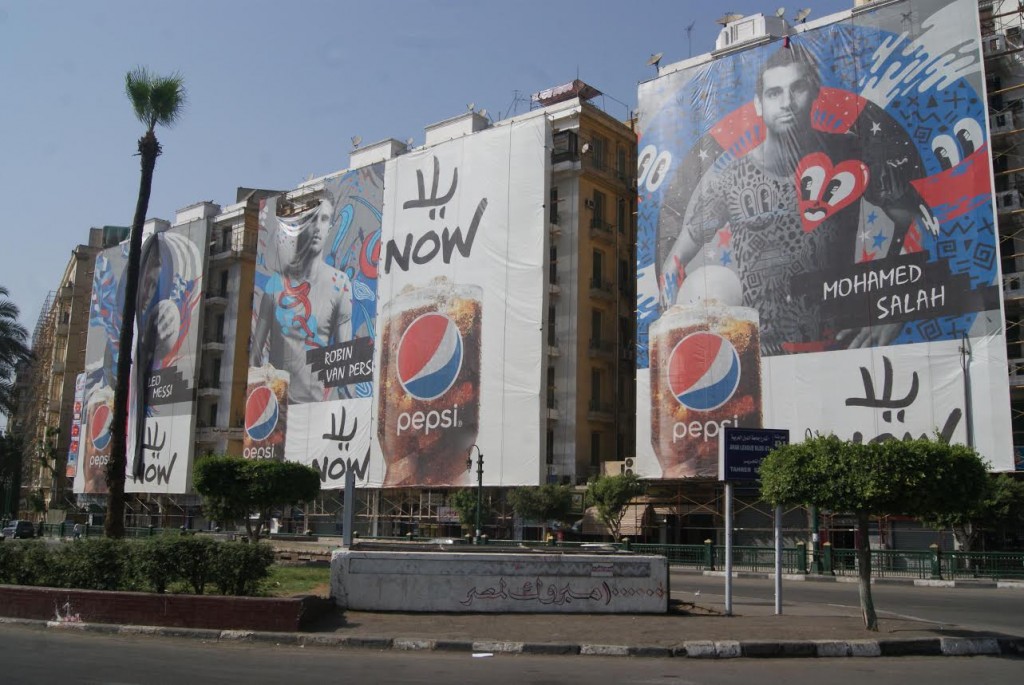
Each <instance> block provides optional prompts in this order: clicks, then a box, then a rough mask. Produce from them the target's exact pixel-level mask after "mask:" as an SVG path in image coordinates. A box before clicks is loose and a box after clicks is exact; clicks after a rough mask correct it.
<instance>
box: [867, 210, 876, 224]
mask: <svg viewBox="0 0 1024 685" xmlns="http://www.w3.org/2000/svg"><path fill="white" fill-rule="evenodd" d="M876 219H878V215H877V214H875V211H874V210H871V213H870V214H868V223H869V224H873V223H875V220H876Z"/></svg>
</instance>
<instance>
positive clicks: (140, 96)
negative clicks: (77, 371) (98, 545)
mask: <svg viewBox="0 0 1024 685" xmlns="http://www.w3.org/2000/svg"><path fill="white" fill-rule="evenodd" d="M124 90H125V94H126V95H127V96H128V99H129V100H131V102H132V108H133V109H134V110H135V116H136V117H137V118H138V120H139V121H141V122H142V123H143V124H144V125H145V126H146V133H145V134H144V135H143V136H142V137H141V138H139V143H138V145H139V157H140V158H141V161H142V176H141V177H140V179H139V199H138V202H137V204H136V205H135V218H134V219H133V220H132V232H131V238H130V241H129V243H128V265H127V269H126V273H125V276H124V278H125V289H124V309H123V311H122V315H121V337H120V342H119V344H118V354H117V385H116V387H115V388H114V416H113V419H112V422H111V425H112V426H113V431H112V434H111V443H110V461H109V462H108V463H107V490H108V493H109V495H108V506H107V517H106V521H105V522H104V530H105V532H106V535H107V537H112V538H119V537H123V536H124V481H125V473H124V472H125V466H126V464H127V463H128V462H127V459H128V455H127V446H128V445H127V435H126V426H127V424H128V386H129V375H130V373H131V364H132V354H131V349H132V342H133V338H134V330H133V328H134V327H133V326H132V322H133V321H135V298H136V296H137V294H138V290H139V263H140V262H141V258H142V225H143V223H145V221H146V212H147V211H148V210H149V194H150V191H151V190H152V187H153V169H154V168H155V167H156V158H157V157H159V156H160V152H161V149H160V143H159V142H158V141H157V139H156V133H155V129H156V127H157V125H158V124H159V125H161V126H167V127H170V126H172V125H173V124H174V123H175V122H176V121H177V120H178V119H179V117H180V116H181V113H182V111H183V110H184V107H185V82H184V79H182V77H181V76H180V75H179V74H172V75H170V76H157V75H155V74H152V73H150V72H149V70H148V69H146V68H144V67H136V68H135V69H133V70H132V71H129V72H128V73H127V74H126V75H125V78H124Z"/></svg>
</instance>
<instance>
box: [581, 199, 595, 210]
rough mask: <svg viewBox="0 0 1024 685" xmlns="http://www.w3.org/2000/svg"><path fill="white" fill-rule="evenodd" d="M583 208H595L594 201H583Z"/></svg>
mask: <svg viewBox="0 0 1024 685" xmlns="http://www.w3.org/2000/svg"><path fill="white" fill-rule="evenodd" d="M583 206H584V207H586V208H587V209H593V208H594V201H593V200H590V199H587V200H584V201H583Z"/></svg>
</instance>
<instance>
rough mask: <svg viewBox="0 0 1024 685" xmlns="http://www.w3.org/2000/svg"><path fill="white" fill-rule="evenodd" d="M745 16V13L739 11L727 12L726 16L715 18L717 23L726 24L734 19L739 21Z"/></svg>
mask: <svg viewBox="0 0 1024 685" xmlns="http://www.w3.org/2000/svg"><path fill="white" fill-rule="evenodd" d="M743 16H744V15H742V14H739V13H738V12H726V13H725V15H724V16H721V17H719V18H718V19H715V23H716V24H721V25H722V26H725V25H726V24H731V23H732V22H734V21H739V20H740V19H742V18H743Z"/></svg>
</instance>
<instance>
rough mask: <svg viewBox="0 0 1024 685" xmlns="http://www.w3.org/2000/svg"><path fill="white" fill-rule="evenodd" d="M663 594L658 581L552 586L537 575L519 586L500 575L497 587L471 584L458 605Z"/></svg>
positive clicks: (556, 603)
mask: <svg viewBox="0 0 1024 685" xmlns="http://www.w3.org/2000/svg"><path fill="white" fill-rule="evenodd" d="M664 596H665V587H664V586H663V585H662V583H661V582H658V584H657V585H656V586H640V587H628V586H626V587H623V586H612V585H609V584H608V583H607V582H601V583H598V584H597V585H594V586H591V587H589V588H588V587H584V586H582V585H577V586H575V587H573V584H572V583H571V582H567V583H565V584H561V585H556V584H554V583H545V582H544V581H543V580H541V579H540V578H537V579H535V580H533V581H526V582H524V583H522V584H521V585H518V584H517V585H513V584H510V583H508V582H507V581H506V580H505V579H504V578H500V579H499V580H498V585H497V587H494V586H492V587H488V588H483V589H481V588H478V587H476V586H473V587H472V588H471V589H470V590H469V592H467V593H466V599H464V600H462V601H461V602H460V604H462V605H463V606H467V607H468V606H472V605H473V602H475V601H490V600H499V599H504V600H513V601H516V602H537V603H539V604H545V605H549V604H550V605H554V606H562V605H565V604H570V603H572V602H574V601H586V602H597V603H599V604H604V605H608V604H611V602H612V600H615V599H620V598H622V599H628V598H633V597H657V598H659V599H660V598H662V597H664Z"/></svg>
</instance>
